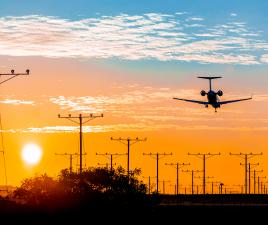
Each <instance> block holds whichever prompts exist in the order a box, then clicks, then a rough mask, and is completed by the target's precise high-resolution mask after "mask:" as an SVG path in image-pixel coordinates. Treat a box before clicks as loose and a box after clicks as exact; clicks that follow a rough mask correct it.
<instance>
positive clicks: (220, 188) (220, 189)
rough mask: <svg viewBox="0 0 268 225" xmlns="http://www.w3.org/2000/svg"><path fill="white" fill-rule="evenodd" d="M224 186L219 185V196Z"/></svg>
mask: <svg viewBox="0 0 268 225" xmlns="http://www.w3.org/2000/svg"><path fill="white" fill-rule="evenodd" d="M223 185H224V184H223V183H220V185H219V193H220V194H222V186H223Z"/></svg>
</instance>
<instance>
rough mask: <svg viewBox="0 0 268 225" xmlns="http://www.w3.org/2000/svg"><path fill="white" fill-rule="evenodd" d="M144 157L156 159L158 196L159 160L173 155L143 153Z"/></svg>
mask: <svg viewBox="0 0 268 225" xmlns="http://www.w3.org/2000/svg"><path fill="white" fill-rule="evenodd" d="M143 155H148V156H151V157H156V193H157V194H158V193H159V192H158V183H159V159H161V158H164V157H166V156H170V155H172V153H165V152H164V153H159V152H157V153H151V152H150V153H149V154H148V153H143Z"/></svg>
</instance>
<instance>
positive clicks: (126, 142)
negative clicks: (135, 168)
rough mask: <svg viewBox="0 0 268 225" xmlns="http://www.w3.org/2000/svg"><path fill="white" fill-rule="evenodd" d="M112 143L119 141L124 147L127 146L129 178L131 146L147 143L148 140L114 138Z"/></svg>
mask: <svg viewBox="0 0 268 225" xmlns="http://www.w3.org/2000/svg"><path fill="white" fill-rule="evenodd" d="M111 140H112V141H118V142H120V143H122V144H124V145H127V175H128V176H129V171H130V165H129V164H130V146H131V145H134V144H136V143H137V142H141V141H146V140H147V138H143V139H141V138H138V137H137V138H121V137H119V138H113V137H111Z"/></svg>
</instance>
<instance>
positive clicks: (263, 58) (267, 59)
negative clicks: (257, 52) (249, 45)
mask: <svg viewBox="0 0 268 225" xmlns="http://www.w3.org/2000/svg"><path fill="white" fill-rule="evenodd" d="M261 61H262V62H263V63H268V54H264V55H262V56H261Z"/></svg>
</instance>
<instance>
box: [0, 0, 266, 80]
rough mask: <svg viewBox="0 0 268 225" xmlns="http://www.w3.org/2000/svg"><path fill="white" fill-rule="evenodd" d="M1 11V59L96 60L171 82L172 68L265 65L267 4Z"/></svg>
mask: <svg viewBox="0 0 268 225" xmlns="http://www.w3.org/2000/svg"><path fill="white" fill-rule="evenodd" d="M0 6H1V12H0V22H1V23H0V25H2V26H0V32H1V31H2V32H3V36H2V38H1V39H0V44H1V45H0V46H1V47H0V52H1V54H2V55H7V56H34V57H35V56H41V57H48V58H55V57H56V58H60V57H65V58H66V57H67V58H78V59H83V60H94V59H97V60H99V62H100V63H102V64H103V65H106V66H112V67H113V66H115V67H118V66H120V68H121V69H126V70H131V71H138V72H140V71H141V70H142V71H143V72H144V73H146V72H149V73H153V72H154V73H155V74H156V76H157V72H159V73H162V72H163V71H166V72H168V73H169V74H170V77H172V76H173V75H172V74H176V73H178V72H177V71H178V69H180V70H181V71H186V72H188V73H189V72H195V70H199V71H202V72H204V73H205V71H207V72H210V73H214V72H217V71H218V72H220V73H222V72H224V71H225V70H226V67H228V66H235V67H236V69H237V70H238V71H239V72H240V73H243V72H245V71H244V70H245V69H246V70H248V69H249V68H250V67H253V68H254V70H253V71H254V72H255V71H256V69H257V70H258V71H261V68H262V67H264V68H267V65H268V29H267V26H266V25H267V24H268V18H267V16H266V12H267V9H268V2H267V1H246V0H243V1H242V0H237V1H224V0H217V1H213V0H185V1H178V0H165V1H162V0H156V1H148V0H145V1H126V0H125V1H123V0H116V1H115V0H114V1H113V0H102V1H98V0H77V1H63V0H39V1H36V0H24V1H21V0H10V1H3V0H0ZM133 24H134V25H133ZM36 27H38V29H36ZM243 68H245V69H243ZM174 76H176V75H174ZM149 79H151V78H150V77H149Z"/></svg>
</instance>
